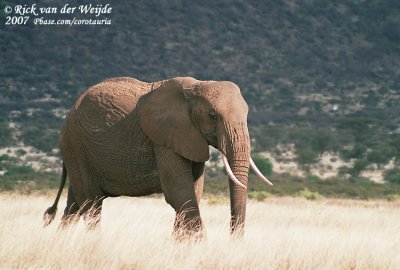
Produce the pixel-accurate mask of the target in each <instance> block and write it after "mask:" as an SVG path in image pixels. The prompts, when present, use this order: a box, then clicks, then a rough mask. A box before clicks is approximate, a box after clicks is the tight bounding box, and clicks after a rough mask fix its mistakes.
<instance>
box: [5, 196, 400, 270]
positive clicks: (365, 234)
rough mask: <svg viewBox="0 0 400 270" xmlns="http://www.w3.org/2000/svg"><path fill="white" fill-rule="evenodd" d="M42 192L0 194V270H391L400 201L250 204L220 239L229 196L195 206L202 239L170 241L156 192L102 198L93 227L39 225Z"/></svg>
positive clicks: (397, 263)
mask: <svg viewBox="0 0 400 270" xmlns="http://www.w3.org/2000/svg"><path fill="white" fill-rule="evenodd" d="M52 202H53V197H49V196H45V195H36V196H35V195H30V196H26V195H25V196H24V195H17V194H13V193H8V194H6V193H2V194H1V193H0V268H1V269H400V253H399V250H400V230H399V226H400V202H399V201H397V202H386V201H351V200H328V199H323V200H317V201H307V200H305V199H302V198H289V197H286V198H285V197H283V198H268V199H266V200H265V201H264V202H256V201H250V203H249V204H248V216H247V225H246V232H245V236H244V238H243V239H242V240H234V239H231V238H230V237H229V233H228V231H229V230H228V226H229V203H228V202H229V201H228V200H226V199H223V198H222V199H221V198H217V199H216V198H205V199H204V200H203V201H202V204H201V211H202V218H203V221H204V223H205V226H206V231H207V239H206V240H203V241H201V242H197V243H195V242H190V241H184V242H177V241H175V240H174V239H173V238H172V237H171V231H172V225H173V220H174V212H173V211H172V208H170V207H169V206H168V205H167V204H166V203H165V202H164V200H163V199H162V198H143V199H139V198H114V199H107V200H106V201H105V205H104V212H103V213H104V214H103V220H102V224H101V229H100V230H97V231H86V229H85V227H84V224H82V223H78V225H76V226H73V227H72V228H70V229H68V230H57V226H58V223H59V220H60V217H61V213H62V210H63V206H64V205H63V204H64V203H65V198H63V199H62V201H61V202H62V203H61V205H60V208H59V212H58V214H57V216H56V220H55V221H54V222H53V223H52V224H51V225H50V226H49V227H47V228H42V214H43V211H44V210H45V209H46V208H47V207H48V206H50V204H51V203H52Z"/></svg>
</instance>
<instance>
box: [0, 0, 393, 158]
mask: <svg viewBox="0 0 400 270" xmlns="http://www.w3.org/2000/svg"><path fill="white" fill-rule="evenodd" d="M41 2H42V1H41ZM24 3H26V4H29V3H34V1H24ZM44 3H46V4H49V3H52V2H50V1H43V3H41V4H43V5H44ZM79 3H89V2H88V1H71V5H75V4H76V5H77V4H79ZM0 4H1V10H3V7H4V6H6V5H14V4H15V2H14V1H0ZM60 7H61V5H60ZM112 8H113V11H112V14H111V15H110V16H109V18H110V19H112V24H111V25H108V26H74V27H69V26H53V27H50V26H34V25H27V26H5V25H4V20H5V17H4V14H3V13H2V17H1V29H0V36H1V39H0V56H1V57H0V59H1V61H0V128H1V130H2V132H1V135H0V138H1V141H0V145H1V146H5V145H13V144H15V143H16V142H17V141H23V142H24V143H25V144H27V145H33V146H35V147H37V148H39V149H41V150H44V151H50V150H51V149H52V148H55V147H57V132H58V129H59V127H60V125H61V123H62V116H63V115H64V114H65V112H66V110H67V109H68V108H69V107H70V106H71V105H72V103H73V101H74V100H75V99H76V98H77V97H78V95H79V93H80V92H82V91H84V89H85V88H86V87H88V86H90V85H92V84H94V83H96V82H98V81H101V80H103V79H104V78H108V77H114V76H132V77H136V78H138V79H141V80H144V81H155V80H160V79H165V78H169V77H174V76H179V75H188V76H194V77H196V78H198V79H214V80H232V81H234V82H236V83H237V84H238V85H239V86H240V87H241V89H242V91H243V94H244V96H245V98H246V100H247V101H248V103H249V105H250V108H251V112H250V116H249V122H250V126H251V133H252V136H253V137H254V138H255V146H256V148H257V150H259V151H264V150H274V149H276V145H277V144H278V143H286V144H287V143H294V144H295V146H296V149H297V150H298V155H299V157H300V159H299V160H298V161H299V162H303V163H304V164H307V163H312V162H313V159H316V158H317V157H316V154H317V153H322V152H324V151H336V152H337V151H340V152H341V155H342V156H343V157H344V158H357V159H360V160H368V162H376V163H385V162H388V160H390V159H391V158H392V157H394V156H397V157H399V156H400V149H399V148H400V146H399V142H400V138H399V132H400V130H399V126H400V120H399V115H400V106H398V104H399V103H400V91H399V88H400V32H399V31H398V29H400V3H399V2H398V1H395V0H391V1H312V0H311V1H296V0H286V1H279V2H270V1H241V0H231V1H228V0H225V1H218V2H214V1H201V2H196V3H189V2H187V1H183V0H174V1H162V2H160V1H134V2H132V3H131V2H119V3H117V2H113V3H112ZM10 121H11V122H12V123H14V125H15V127H14V126H12V127H11V128H8V123H9V122H10ZM16 131H18V132H16ZM343 146H348V148H347V150H346V149H343ZM357 147H358V148H359V151H358V150H357ZM360 149H361V150H360ZM301 151H303V152H304V151H305V153H303V155H305V159H301V158H302V156H301V155H302V154H301ZM307 151H311V152H312V153H311V154H310V153H307ZM346 151H347V152H346ZM371 152H372V153H374V154H372V155H373V156H374V157H376V158H375V159H379V160H376V161H374V157H371V154H370V153H371ZM307 155H308V157H307ZM310 155H311V156H310ZM346 155H347V156H346ZM307 158H308V159H307Z"/></svg>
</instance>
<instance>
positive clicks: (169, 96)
mask: <svg viewBox="0 0 400 270" xmlns="http://www.w3.org/2000/svg"><path fill="white" fill-rule="evenodd" d="M196 83H198V81H197V80H195V79H193V78H188V77H183V78H174V79H171V80H166V81H163V82H162V83H161V85H160V86H159V87H158V88H157V89H155V90H153V91H151V92H149V93H147V94H146V95H144V96H142V97H141V98H140V99H139V102H138V105H137V112H138V116H139V124H140V126H141V127H142V129H143V131H144V133H145V134H146V135H147V136H148V137H149V138H150V140H152V141H153V142H154V143H156V144H159V145H165V146H167V147H169V148H172V149H173V150H174V152H175V153H178V154H179V155H181V156H183V157H185V158H187V159H189V160H193V161H196V162H204V161H206V160H208V159H209V157H210V156H209V150H208V143H207V142H206V140H205V139H204V138H203V137H202V135H201V133H200V132H199V131H198V130H197V129H196V127H195V126H194V124H193V122H192V120H191V119H190V108H189V102H188V101H189V100H188V99H187V98H186V97H188V96H191V94H190V92H191V91H193V88H194V86H195V85H196Z"/></svg>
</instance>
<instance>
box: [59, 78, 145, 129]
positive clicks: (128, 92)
mask: <svg viewBox="0 0 400 270" xmlns="http://www.w3.org/2000/svg"><path fill="white" fill-rule="evenodd" d="M151 86H152V84H151V83H146V82H142V81H139V80H136V79H134V78H129V77H120V78H113V79H108V80H105V81H103V82H101V83H99V84H96V85H94V86H92V87H90V88H89V89H88V90H86V91H85V92H84V93H83V94H82V95H81V96H80V97H79V99H78V100H77V101H76V103H75V105H74V106H73V108H72V109H71V112H70V114H69V116H68V119H67V122H71V124H72V125H74V126H78V127H79V129H80V133H81V134H80V135H84V134H87V135H95V134H99V133H102V132H104V131H106V130H108V129H110V128H111V127H113V126H114V125H116V124H117V123H118V122H120V121H121V120H122V119H124V118H125V117H126V116H127V115H129V114H130V113H131V112H132V111H133V110H134V109H135V108H136V104H137V102H138V99H139V98H140V97H141V96H142V95H144V94H146V93H148V92H149V91H150V90H151ZM82 133H83V134H82Z"/></svg>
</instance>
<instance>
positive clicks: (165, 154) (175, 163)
mask: <svg viewBox="0 0 400 270" xmlns="http://www.w3.org/2000/svg"><path fill="white" fill-rule="evenodd" d="M154 153H155V156H156V158H157V166H158V170H159V175H160V182H161V188H162V191H163V193H164V196H165V200H166V201H167V202H168V203H169V204H170V205H171V206H172V207H173V208H174V209H175V212H176V218H175V223H174V235H175V236H176V237H177V238H185V237H188V236H189V237H191V236H195V237H201V236H202V229H203V226H202V222H201V218H200V211H199V205H198V203H197V199H196V192H195V186H194V179H193V174H192V162H191V161H190V160H188V159H185V158H183V157H181V156H179V155H178V154H176V153H175V152H173V151H172V150H171V149H170V148H167V147H164V146H154Z"/></svg>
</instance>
